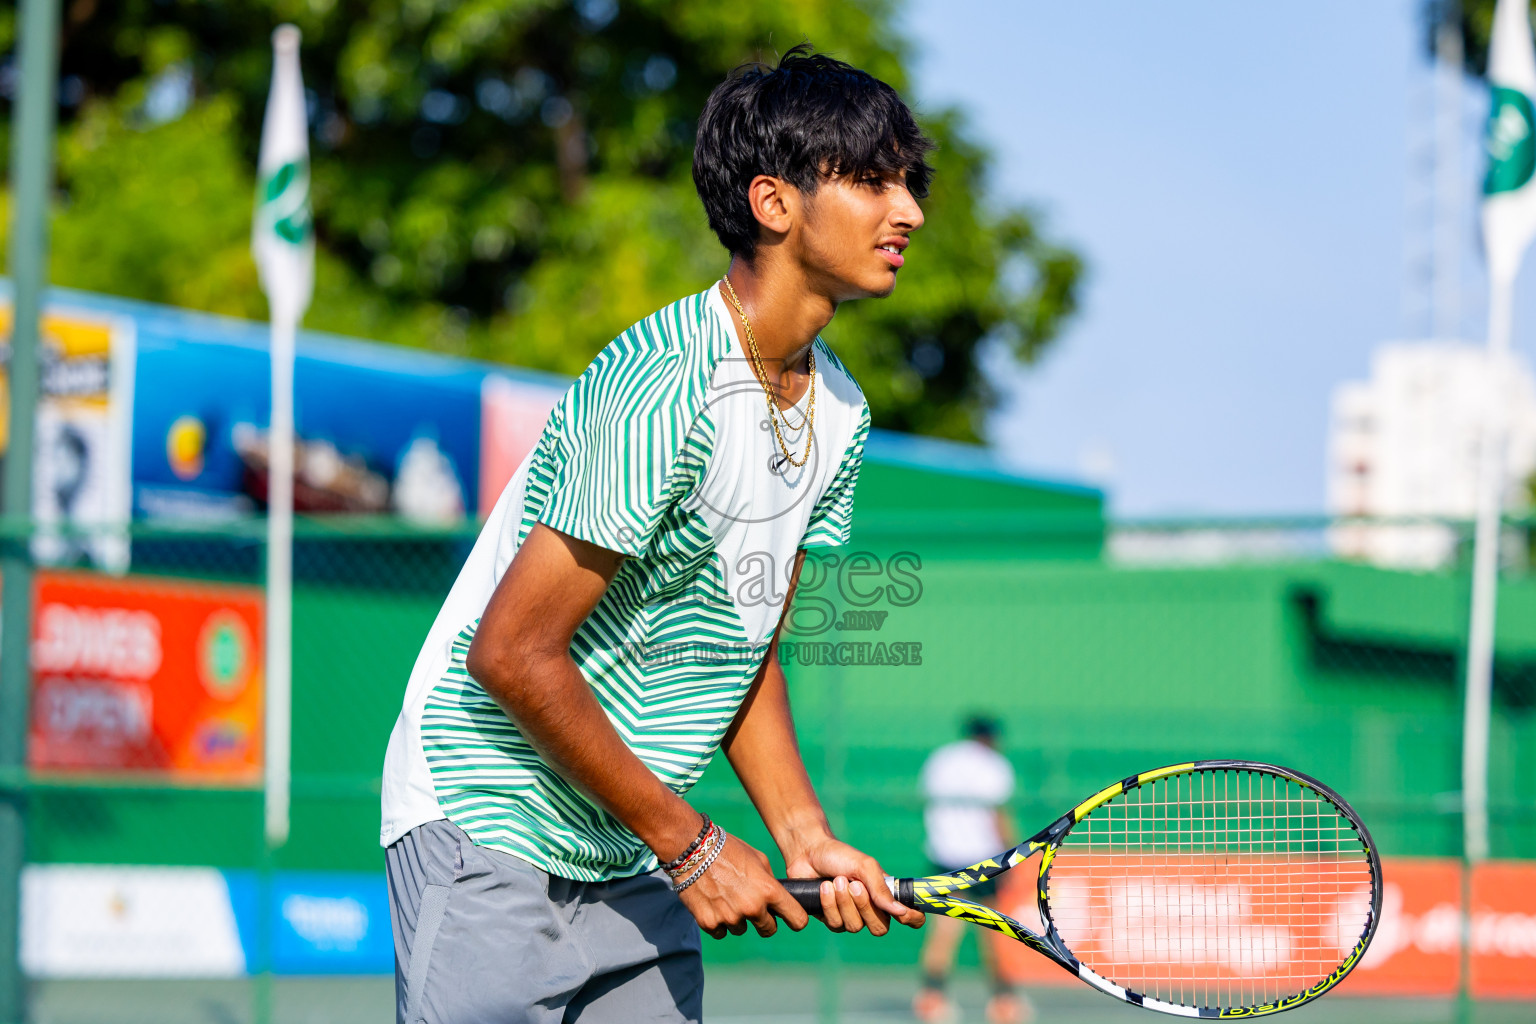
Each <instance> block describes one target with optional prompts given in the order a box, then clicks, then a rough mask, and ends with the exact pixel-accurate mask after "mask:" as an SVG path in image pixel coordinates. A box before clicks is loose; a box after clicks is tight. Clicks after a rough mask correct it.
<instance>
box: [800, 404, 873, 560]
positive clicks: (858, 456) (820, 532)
mask: <svg viewBox="0 0 1536 1024" xmlns="http://www.w3.org/2000/svg"><path fill="white" fill-rule="evenodd" d="M867 440H869V405H868V403H866V404H865V405H864V408H863V410H862V411H861V412H860V414H859V425H858V427H857V429H855V430H854V432H853V440H851V441H849V442H848V447H847V449H845V450H844V451H843V453H842V462H841V463H840V464H839V465H838V468H837V473H836V474H835V475H834V476H833V477H832V483H831V485H830V486H828V488H827V492H826V493H825V494H823V495H822V496H821V500H819V501H818V502H816V507H815V508H813V509H812V510H811V520H810V523H809V524H808V525H807V526H806V529H805V539H804V540H802V541H801V542H800V546H801V547H803V548H809V547H841V546H842V545H844V544H847V543H848V542H849V541H850V540H851V539H852V537H853V490H854V488H855V487H856V486H857V485H858V482H859V468H860V467H861V466H862V465H863V463H864V443H865V442H866V441H867Z"/></svg>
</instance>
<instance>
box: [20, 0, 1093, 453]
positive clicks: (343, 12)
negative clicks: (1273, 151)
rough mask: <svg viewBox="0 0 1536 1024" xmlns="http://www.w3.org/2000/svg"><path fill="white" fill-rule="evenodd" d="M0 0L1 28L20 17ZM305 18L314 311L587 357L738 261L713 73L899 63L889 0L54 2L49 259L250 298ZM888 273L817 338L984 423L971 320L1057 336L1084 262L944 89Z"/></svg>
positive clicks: (192, 291) (391, 329) (108, 282)
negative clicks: (814, 57)
mask: <svg viewBox="0 0 1536 1024" xmlns="http://www.w3.org/2000/svg"><path fill="white" fill-rule="evenodd" d="M13 20H14V19H13V17H12V16H11V12H10V11H9V10H4V11H0V42H8V41H9V39H10V38H12V35H13ZM282 21H292V22H294V23H296V24H297V25H299V27H300V28H301V29H303V31H304V50H303V55H302V61H303V67H304V75H305V82H306V86H307V87H308V88H309V90H310V94H311V95H310V115H311V129H312V134H313V154H312V164H313V168H312V175H313V202H314V213H315V223H316V233H317V238H318V240H319V246H320V262H319V267H318V272H317V280H316V287H317V292H316V297H315V302H314V304H313V305H312V307H311V311H310V313H309V316H308V318H307V321H306V322H307V324H308V325H309V326H311V327H318V328H321V329H327V330H334V331H339V332H344V333H351V334H358V335H363V336H368V337H374V338H380V339H383V340H388V341H393V342H398V343H403V344H411V345H420V346H425V347H431V348H436V349H440V350H444V351H449V352H456V353H461V354H467V355H472V356H477V357H481V358H487V359H493V360H499V361H505V362H510V363H517V364H521V365H525V366H533V367H540V368H546V369H551V370H557V371H562V372H565V373H572V374H574V373H577V372H580V370H581V369H582V368H583V367H585V365H586V364H587V362H588V361H589V360H590V359H591V357H592V356H593V354H595V352H596V351H597V349H598V348H600V347H601V346H602V345H603V344H604V343H605V342H606V341H607V340H608V339H609V338H611V337H612V336H613V335H615V334H617V333H618V332H619V331H620V330H622V329H623V328H624V327H626V326H627V325H628V324H630V323H631V322H633V321H634V320H636V319H637V318H639V317H640V316H643V315H645V314H646V313H647V312H649V311H651V310H652V309H655V308H657V307H658V306H661V305H663V304H664V303H666V302H669V301H671V300H672V299H674V298H676V297H677V296H679V295H682V294H685V293H687V292H689V291H695V290H698V289H699V288H702V287H703V286H705V285H706V284H707V283H708V282H709V281H710V280H712V279H714V278H715V277H717V276H718V275H719V273H720V272H721V270H722V269H723V267H724V263H725V253H724V251H723V250H722V249H721V247H720V245H719V243H718V242H717V241H716V240H715V239H714V236H713V235H712V234H711V233H710V232H709V229H708V226H707V225H706V223H705V220H704V215H703V211H702V209H701V208H700V206H699V203H698V200H697V198H696V197H695V195H694V193H693V187H692V182H691V178H690V173H689V168H690V163H691V158H692V144H693V134H694V127H695V118H696V117H697V114H698V111H699V110H700V109H701V107H702V106H703V103H704V99H705V97H706V96H707V95H708V94H709V91H710V89H712V88H713V87H714V85H715V84H716V83H718V82H719V81H720V79H721V78H722V77H723V76H724V75H725V74H726V73H727V72H728V71H729V70H730V69H731V68H732V67H734V66H736V65H738V64H740V63H741V62H743V61H746V60H752V59H763V60H772V59H773V57H774V55H775V54H776V53H777V52H779V51H782V50H784V49H787V48H788V47H789V46H790V45H793V44H794V43H797V42H800V41H802V40H810V41H812V42H814V43H815V44H816V45H817V46H818V47H820V48H821V49H823V50H826V51H829V52H832V53H835V54H837V55H839V56H842V57H844V58H845V59H847V60H850V61H852V62H854V63H856V64H858V65H859V66H861V67H864V68H866V69H868V70H869V71H871V72H872V73H873V74H875V75H878V76H879V77H881V78H883V79H885V80H886V81H888V82H890V83H892V84H893V85H894V86H896V87H897V88H898V89H901V90H905V88H906V85H907V76H906V73H905V70H904V64H905V59H906V55H907V50H906V44H905V43H904V42H903V41H902V40H901V39H900V38H898V36H897V35H896V33H895V30H894V28H893V27H892V26H893V21H894V19H893V4H892V2H891V0H782V2H780V3H777V4H773V5H768V4H721V3H717V2H713V0H574V2H572V0H118V2H115V3H111V4H108V3H100V2H97V0H67V2H65V4H64V40H63V49H62V69H61V72H62V78H61V99H62V101H63V103H64V118H63V121H62V125H61V136H60V138H61V141H60V161H59V181H60V201H59V209H58V214H57V217H56V218H55V229H54V230H55V233H54V241H53V266H52V270H51V272H52V276H53V280H54V281H56V282H57V283H60V284H65V285H71V286H75V287H81V288H90V289H95V290H100V291H107V292H113V293H117V294H124V295H131V296H136V297H140V298H145V299H150V300H154V301H161V302H171V303H175V304H178V305H184V306H191V307H197V308H203V309H210V310H214V311H219V312H227V313H232V314H237V315H245V316H260V315H262V314H263V312H264V308H265V307H264V303H263V300H262V298H261V295H260V292H259V290H258V288H257V285H256V277H255V272H254V268H253V266H252V265H251V261H250V257H249V255H248V251H247V246H248V242H247V238H248V230H249V216H250V207H251V194H252V193H251V188H252V182H251V177H252V167H253V165H254V162H255V156H256V150H257V146H258V143H259V138H260V127H261V117H262V111H263V108H264V103H265V98H266V90H267V85H268V76H269V74H270V62H271V56H270V44H269V37H270V32H271V29H272V28H273V26H274V25H276V24H278V23H280V22H282ZM924 121H925V124H926V126H927V127H928V129H929V130H930V131H931V132H932V133H933V135H934V136H935V138H936V139H937V140H938V142H939V151H938V153H937V155H936V160H935V162H936V166H937V169H938V174H937V176H936V178H935V181H934V185H933V191H932V195H931V196H930V198H929V199H928V200H926V202H925V206H926V210H927V213H928V226H927V227H925V228H924V229H923V231H922V232H921V233H920V235H919V236H918V239H917V244H916V245H915V246H914V249H913V256H914V258H913V259H912V261H911V263H910V264H909V266H908V267H907V268H906V269H905V270H904V271H903V272H902V278H903V281H902V285H901V287H900V288H899V289H897V292H896V294H895V296H894V297H893V298H892V299H890V300H887V301H884V302H878V303H871V302H866V303H853V304H850V305H849V306H848V307H846V308H845V309H844V310H843V311H841V312H839V314H838V316H837V319H836V320H835V321H834V322H833V324H832V325H831V326H830V327H829V328H828V330H827V332H826V333H827V337H828V340H829V341H831V342H832V344H833V345H834V346H835V347H836V348H837V350H838V352H839V355H840V356H841V357H842V358H843V359H844V360H845V361H846V362H847V363H848V365H849V366H850V368H851V369H852V370H853V372H854V374H855V375H856V376H857V377H858V378H859V380H860V383H861V384H862V385H863V386H864V389H865V391H866V392H867V393H868V395H869V398H870V404H871V407H872V409H873V410H874V415H875V419H876V423H877V424H878V425H881V426H887V427H893V428H898V429H907V430H915V431H919V432H923V433H930V434H937V435H941V436H948V437H955V438H973V437H975V436H976V432H977V428H978V425H979V419H980V415H979V414H980V413H981V412H982V411H984V409H985V408H986V406H987V405H988V403H989V402H990V401H991V397H992V396H991V394H990V392H989V390H988V388H987V386H986V382H985V380H984V379H983V377H982V376H981V374H980V371H979V369H978V366H977V353H978V346H979V345H980V344H981V343H982V342H983V340H984V339H987V338H989V337H1000V338H1002V339H1004V340H1005V341H1006V343H1007V344H1008V345H1010V346H1011V349H1012V351H1013V352H1014V354H1015V355H1016V356H1017V357H1018V358H1019V359H1020V360H1021V361H1024V362H1029V361H1031V360H1033V359H1035V358H1036V357H1038V356H1039V354H1040V353H1041V352H1043V351H1044V350H1045V349H1046V347H1047V346H1049V345H1050V344H1051V343H1052V341H1053V340H1055V339H1056V337H1057V336H1058V335H1059V333H1060V331H1061V329H1062V326H1063V325H1064V324H1065V323H1066V322H1067V321H1068V319H1069V318H1070V317H1071V315H1072V313H1073V311H1074V309H1075V306H1076V301H1077V294H1078V286H1079V281H1080V279H1081V276H1082V263H1081V261H1080V259H1079V258H1078V256H1077V255H1076V254H1075V253H1073V252H1072V251H1071V250H1069V249H1067V248H1066V247H1064V246H1062V245H1060V244H1058V243H1056V242H1054V241H1052V240H1050V239H1049V238H1047V237H1045V236H1043V235H1042V234H1041V233H1040V232H1039V230H1038V228H1037V224H1036V220H1035V218H1034V217H1033V216H1032V215H1031V214H1030V213H1029V211H1027V210H1024V209H1017V208H1001V209H999V208H997V207H994V206H991V205H989V204H988V203H987V202H985V200H984V195H985V184H986V176H987V165H988V159H989V157H988V153H987V152H986V150H985V149H984V148H983V147H982V146H981V145H980V144H979V143H977V142H976V141H975V139H974V138H973V137H972V136H971V134H970V133H969V132H968V131H967V129H966V127H965V124H964V122H963V120H962V118H961V117H960V115H959V114H958V113H957V112H955V111H952V110H941V111H933V112H927V114H926V116H925V117H924Z"/></svg>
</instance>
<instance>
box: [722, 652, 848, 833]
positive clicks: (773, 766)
mask: <svg viewBox="0 0 1536 1024" xmlns="http://www.w3.org/2000/svg"><path fill="white" fill-rule="evenodd" d="M723 747H724V749H725V755H726V757H728V758H730V761H731V767H733V768H735V769H736V775H737V777H738V778H740V779H741V784H742V787H743V788H744V789H746V791H747V795H748V796H749V797H751V798H752V805H753V806H754V807H756V808H757V813H758V814H759V815H760V816H761V817H762V819H763V824H764V825H766V826H767V827H768V831H769V833H770V834H771V835H772V836H773V840H774V842H775V843H776V844H777V845H778V847H779V851H780V852H781V853H782V854H783V855H784V858H785V860H786V861H790V860H794V859H795V857H796V856H797V855H798V854H799V853H800V852H801V851H802V850H803V849H805V848H806V847H808V846H810V845H813V844H814V843H815V842H817V841H819V840H822V839H825V838H826V837H827V836H829V835H831V828H830V827H829V826H828V824H827V816H826V813H825V812H824V811H823V810H822V807H821V801H820V799H818V798H817V796H816V790H815V788H814V787H813V786H812V785H811V779H810V776H809V775H808V774H807V772H806V770H805V762H804V761H803V760H802V759H801V757H800V745H799V743H798V742H797V741H796V739H795V725H794V719H793V717H792V716H791V714H790V710H789V693H788V688H787V686H786V685H785V681H784V670H783V669H782V668H780V667H779V663H778V660H777V659H776V658H769V659H768V660H767V662H766V664H765V665H764V667H763V677H762V679H761V680H759V681H758V683H757V685H756V686H755V687H754V690H753V693H752V694H751V696H750V697H749V699H748V701H747V702H746V703H745V704H743V706H742V709H741V712H740V713H739V714H738V715H737V719H736V722H735V723H734V724H733V725H732V728H731V731H730V733H728V734H727V736H726V741H725V743H724V744H723Z"/></svg>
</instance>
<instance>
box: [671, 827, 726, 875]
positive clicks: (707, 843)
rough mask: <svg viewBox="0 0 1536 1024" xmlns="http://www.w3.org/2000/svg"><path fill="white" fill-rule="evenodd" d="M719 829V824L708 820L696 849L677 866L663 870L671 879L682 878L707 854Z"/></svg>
mask: <svg viewBox="0 0 1536 1024" xmlns="http://www.w3.org/2000/svg"><path fill="white" fill-rule="evenodd" d="M719 831H720V826H719V825H716V824H715V823H714V822H710V823H709V831H707V832H706V833H705V834H704V841H703V842H702V843H700V844H699V848H698V849H696V850H694V851H693V852H692V853H691V854H689V855H688V856H687V857H685V858H683V862H682V863H681V864H678V865H677V867H675V868H663V870H664V871H666V873H667V874H668V875H669V876H670V877H671V879H672V881H674V882H675V881H677V880H678V879H679V878H682V877H683V876H685V875H687V874H689V873H691V872H692V871H693V869H694V868H696V867H698V864H699V861H701V860H703V859H704V858H705V857H706V856H707V855H708V854H709V850H710V847H711V846H712V845H713V844H714V842H715V836H716V833H718V832H719ZM674 863H675V862H674Z"/></svg>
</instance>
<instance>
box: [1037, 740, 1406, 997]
mask: <svg viewBox="0 0 1536 1024" xmlns="http://www.w3.org/2000/svg"><path fill="white" fill-rule="evenodd" d="M1062 825H1065V826H1066V827H1065V828H1064V829H1061V831H1060V832H1059V833H1058V834H1056V835H1053V836H1051V837H1050V839H1049V840H1048V843H1047V846H1046V850H1045V854H1044V856H1043V857H1042V859H1041V866H1040V880H1039V885H1038V887H1037V900H1038V902H1039V909H1040V916H1041V920H1042V922H1043V923H1044V924H1045V935H1044V937H1043V941H1044V942H1045V943H1046V944H1048V945H1049V946H1052V947H1054V948H1056V949H1058V950H1059V951H1060V953H1061V954H1063V955H1064V956H1065V957H1067V958H1068V959H1069V960H1070V961H1071V962H1072V963H1074V964H1076V965H1077V972H1076V973H1078V975H1079V976H1080V977H1081V978H1082V979H1083V980H1084V981H1086V982H1088V983H1089V984H1091V985H1093V986H1094V987H1096V988H1099V989H1101V990H1103V991H1105V992H1108V993H1110V994H1112V995H1116V996H1118V997H1120V998H1122V999H1125V1000H1126V1001H1128V1002H1132V1003H1137V1004H1139V1005H1142V1006H1145V1007H1146V1008H1148V1009H1154V1010H1160V1011H1162V1012H1165V1013H1173V1014H1178V1015H1180V1016H1192V1017H1216V1018H1222V1017H1226V1018H1230V1017H1252V1016H1262V1015H1266V1014H1269V1013H1276V1012H1279V1011H1281V1010H1288V1009H1291V1008H1293V1007H1296V1006H1301V1005H1303V1004H1305V1003H1308V1002H1311V1001H1312V1000H1313V999H1316V998H1318V997H1319V996H1321V995H1323V994H1324V993H1326V992H1328V991H1329V990H1331V989H1332V988H1333V987H1334V986H1335V985H1337V984H1338V983H1339V982H1340V981H1342V980H1343V979H1344V977H1345V976H1347V975H1348V974H1349V972H1350V971H1351V970H1353V968H1354V966H1355V965H1356V964H1357V963H1359V961H1360V958H1361V956H1362V955H1363V954H1364V952H1365V950H1366V947H1367V946H1368V945H1369V944H1370V941H1371V938H1372V936H1374V934H1375V931H1376V926H1377V924H1378V923H1379V922H1380V919H1381V861H1380V857H1379V856H1378V854H1377V851H1376V845H1375V843H1374V842H1373V841H1372V839H1371V836H1370V833H1369V831H1368V830H1367V829H1366V827H1365V824H1364V823H1363V822H1362V821H1361V820H1360V818H1359V815H1358V814H1356V813H1355V811H1354V809H1353V808H1351V807H1350V806H1349V805H1348V803H1346V802H1345V801H1344V799H1343V798H1342V797H1340V796H1339V795H1338V794H1337V793H1335V792H1334V791H1333V790H1331V789H1329V788H1328V787H1327V786H1325V785H1323V784H1322V783H1320V782H1318V781H1317V780H1316V779H1313V778H1311V777H1310V776H1307V775H1304V774H1302V773H1301V772H1298V771H1295V770H1293V769H1290V768H1283V767H1280V766H1278V765H1271V764H1264V763H1261V762H1255V761H1237V760H1208V761H1193V762H1187V763H1185V764H1180V765H1170V766H1168V767H1166V768H1159V769H1156V770H1154V771H1150V772H1142V773H1141V774H1139V775H1135V776H1131V777H1129V778H1127V779H1124V780H1122V781H1121V782H1119V783H1116V784H1115V785H1114V786H1110V787H1108V788H1106V789H1104V790H1102V791H1100V792H1099V793H1097V794H1095V795H1094V796H1093V797H1090V798H1089V799H1088V800H1086V801H1084V802H1083V803H1082V804H1080V805H1078V807H1076V808H1075V809H1074V810H1073V811H1072V812H1071V813H1070V814H1069V815H1065V816H1063V818H1062V819H1061V820H1060V821H1058V822H1056V823H1054V824H1053V825H1052V826H1051V827H1050V829H1048V830H1047V831H1048V832H1054V831H1056V830H1057V829H1058V828H1059V827H1060V826H1062ZM1042 834H1044V833H1042Z"/></svg>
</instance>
